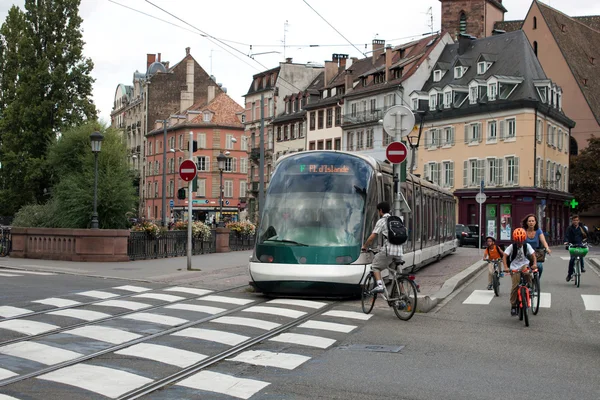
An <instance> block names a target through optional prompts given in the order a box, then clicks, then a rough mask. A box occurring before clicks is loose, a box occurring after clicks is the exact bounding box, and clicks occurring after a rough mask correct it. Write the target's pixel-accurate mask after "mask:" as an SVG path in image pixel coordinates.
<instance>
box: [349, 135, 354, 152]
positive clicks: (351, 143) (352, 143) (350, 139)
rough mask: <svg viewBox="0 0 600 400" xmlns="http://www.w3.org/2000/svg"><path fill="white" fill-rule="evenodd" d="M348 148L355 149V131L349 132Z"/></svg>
mask: <svg viewBox="0 0 600 400" xmlns="http://www.w3.org/2000/svg"><path fill="white" fill-rule="evenodd" d="M347 147H348V148H347V150H348V151H352V150H354V132H348V141H347Z"/></svg>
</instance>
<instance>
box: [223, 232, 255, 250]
mask: <svg viewBox="0 0 600 400" xmlns="http://www.w3.org/2000/svg"><path fill="white" fill-rule="evenodd" d="M255 239H256V236H255V235H243V234H241V235H240V234H239V233H237V232H229V249H230V250H231V251H239V250H252V249H253V248H254V241H255Z"/></svg>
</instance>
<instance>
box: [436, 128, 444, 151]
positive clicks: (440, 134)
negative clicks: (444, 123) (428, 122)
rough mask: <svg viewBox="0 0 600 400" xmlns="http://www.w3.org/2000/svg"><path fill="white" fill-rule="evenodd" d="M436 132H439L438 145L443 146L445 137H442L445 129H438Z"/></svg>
mask: <svg viewBox="0 0 600 400" xmlns="http://www.w3.org/2000/svg"><path fill="white" fill-rule="evenodd" d="M436 133H437V147H442V144H443V141H444V140H443V139H442V135H443V134H444V130H443V129H436Z"/></svg>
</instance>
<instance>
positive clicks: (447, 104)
mask: <svg viewBox="0 0 600 400" xmlns="http://www.w3.org/2000/svg"><path fill="white" fill-rule="evenodd" d="M451 106H452V92H446V93H444V107H446V108H450V107H451Z"/></svg>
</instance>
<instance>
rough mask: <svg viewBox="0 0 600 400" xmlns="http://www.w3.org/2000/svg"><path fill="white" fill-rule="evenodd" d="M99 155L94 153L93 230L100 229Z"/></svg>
mask: <svg viewBox="0 0 600 400" xmlns="http://www.w3.org/2000/svg"><path fill="white" fill-rule="evenodd" d="M97 206H98V153H97V152H94V211H93V212H92V224H91V227H92V229H98V210H97Z"/></svg>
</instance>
